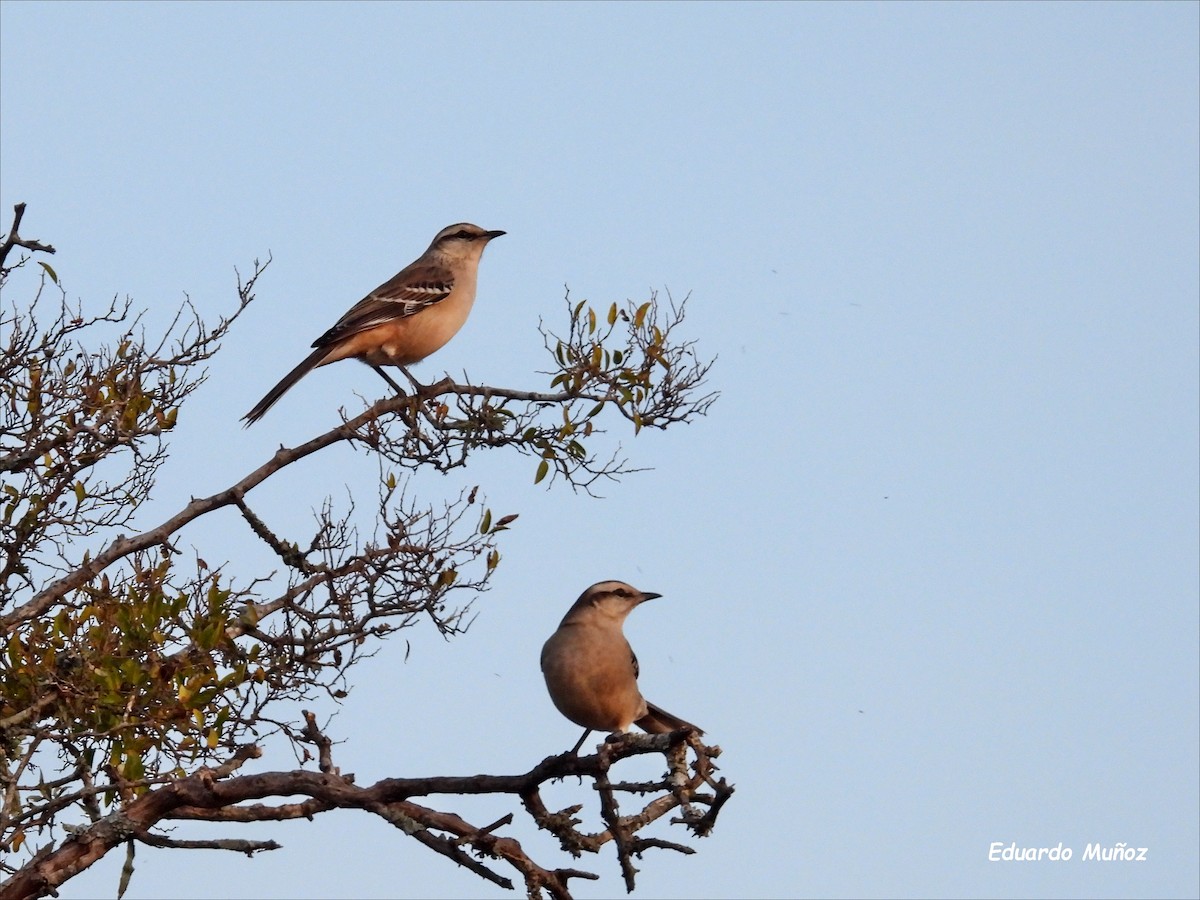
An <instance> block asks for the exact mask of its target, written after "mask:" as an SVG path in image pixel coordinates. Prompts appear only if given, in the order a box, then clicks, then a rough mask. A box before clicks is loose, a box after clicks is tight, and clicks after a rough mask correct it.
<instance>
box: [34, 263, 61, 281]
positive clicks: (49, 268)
mask: <svg viewBox="0 0 1200 900" xmlns="http://www.w3.org/2000/svg"><path fill="white" fill-rule="evenodd" d="M38 265H39V266H41V267H42V268H43V269H45V270H46V274H47V275H49V276H50V280H51V281H53V282H54V283H55V284H58V273H57V272H55V271H54V268H53V267H52V266H51V265H50V263H47V262H42V261H41V260H40V259H39V260H38Z"/></svg>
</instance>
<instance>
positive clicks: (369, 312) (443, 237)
mask: <svg viewBox="0 0 1200 900" xmlns="http://www.w3.org/2000/svg"><path fill="white" fill-rule="evenodd" d="M502 234H504V232H503V231H484V230H483V229H482V228H480V227H479V226H478V225H471V224H469V223H467V222H460V223H459V224H457V225H450V226H448V227H446V228H443V229H442V230H441V231H439V232H438V233H437V237H435V238H434V239H433V243H432V244H430V245H429V249H428V250H426V251H425V252H424V253H423V254H421V256H420V257H419V258H418V259H416V260H415V261H414V262H412V263H410V264H409V265H408V266H406V267H405V268H403V269H401V270H400V272H399V273H398V274H397V275H396V276H395V277H393V278H391V279H390V280H388V281H385V282H384V283H383V284H381V285H380V286H379V287H377V288H375V290H373V291H371V293H369V294H367V296H366V297H364V298H363V299H362V300H359V301H358V303H356V304H354V306H352V307H350V309H349V310H347V312H346V314H345V315H344V316H342V317H341V318H340V319H339V320H338V322H337V324H336V325H334V326H333V327H332V328H330V329H329V330H328V331H326V332H325V333H324V334H323V335H321V336H320V337H319V338H317V339H316V340H315V341H313V347H314V348H316V349H314V350H313V352H312V353H310V354H309V355H308V357H307V358H306V359H305V360H304V361H303V362H302V363H300V365H298V366H296V368H294V369H292V371H290V372H288V373H287V375H285V376H284V377H283V379H282V380H281V381H280V382H279V384H277V385H275V387H273V388H271V390H269V391H267V395H266V396H265V397H263V398H262V399H261V400H259V401H258V403H257V404H255V406H254V408H253V409H252V410H250V412H248V413H246V415H245V416H243V417H242V418H244V419H245V420H246V425H247V426H249V425H253V424H254V423H255V422H257V421H258V420H259V419H261V418H262V417H263V414H264V413H266V411H267V410H268V409H270V408H271V407H272V406H273V405H274V404H275V402H276V401H277V400H278V399H279V398H280V397H282V396H283V395H284V394H285V393H287V391H288V390H289V389H290V388H291V387H292V385H294V384H295V383H296V382H297V381H299V380H300V379H301V378H303V377H304V376H305V375H307V374H308V373H309V372H310V371H312V370H313V369H315V368H317V366H324V365H328V364H329V363H331V362H337V361H338V360H339V359H350V358H354V359H360V360H362V361H363V362H365V363H366V364H367V365H369V366H370V367H371V368H373V369H374V370H375V371H376V372H378V373H379V375H380V376H381V377H382V378H383V379H384V380H385V381H387V382H388V384H390V385H391V386H392V387H393V388H394V389H395V390H396V391H397V392H399V391H400V387H399V386H398V385H397V384H396V383H395V382H394V381H392V379H391V378H389V377H388V376H387V374H385V373H384V371H383V370H382V369H381V368H379V367H380V366H409V365H412V364H413V363H418V362H420V361H421V360H423V359H424V358H425V357H427V356H429V355H430V354H431V353H435V352H437V351H438V350H440V349H441V348H442V347H444V346H445V345H446V342H447V341H449V340H450V338H452V337H454V335H455V334H457V333H458V330H459V329H460V328H462V326H463V323H464V322H466V321H467V316H468V315H469V314H470V312H471V304H473V303H474V302H475V282H476V276H477V275H478V272H479V259H480V257H481V256H483V249H484V247H486V246H487V245H488V242H489V241H491V240H492V239H493V238H498V237H500V235H502Z"/></svg>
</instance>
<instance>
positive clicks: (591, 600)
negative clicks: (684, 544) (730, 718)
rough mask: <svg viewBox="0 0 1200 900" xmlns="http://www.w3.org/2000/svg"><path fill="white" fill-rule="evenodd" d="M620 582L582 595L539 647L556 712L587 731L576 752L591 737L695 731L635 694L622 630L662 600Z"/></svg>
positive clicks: (634, 671) (633, 661)
mask: <svg viewBox="0 0 1200 900" xmlns="http://www.w3.org/2000/svg"><path fill="white" fill-rule="evenodd" d="M661 596H662V594H651V593H648V592H645V591H639V590H637V588H633V587H630V586H629V585H627V584H625V582H623V581H601V582H598V583H597V584H593V585H592V586H591V587H590V588H588V589H587V590H586V591H584V592H583V593H582V594H580V596H579V599H578V600H576V601H575V605H574V606H572V607H571V608H570V609H569V610H567V614H566V615H565V616H564V617H563V620H562V622H561V623H560V624H559V626H558V630H557V631H556V632H554V634H552V635H550V639H549V640H548V641H546V643H545V646H543V647H542V674H543V675H544V676H545V678H546V688H547V690H549V691H550V699H551V700H553V701H554V705H555V706H556V707H558V711H559V712H561V713H562V714H563V715H564V716H566V717H567V718H568V719H570V720H571V721H572V722H574V723H575V724H577V725H582V726H583V727H584V728H586V729H587V731H585V732H584V733H583V737H581V738H580V739H579V743H577V744H576V745H575V748H574V750H573V751H572V752H575V751H577V750H578V749H579V747H580V746H581V745H582V744H583V742H584V740H586V738H587V736H588V734H589V733H591V732H592V731H593V730H595V731H610V732H626V731H629V729H630V728H631V727H632V726H634V725H637V726H638V727H639V728H641V729H642V730H643V731H647V732H649V733H650V734H665V733H667V732H669V731H679V730H681V729H684V728H688V729H691V730H692V731H695V732H696V733H697V734H704V732H703V731H701V730H700V729H699V728H697V727H696V726H695V725H692V724H691V723H690V722H685V721H684V720H683V719H680V718H679V717H678V716H673V715H671V714H670V713H669V712H667V711H666V710H664V709H660V708H659V707H657V706H655V705H654V704H653V703H647V702H646V698H645V697H643V696H642V692H641V691H640V690H638V684H637V678H638V661H637V657H636V656H635V655H634V653H633V649H632V648H631V647H630V646H629V641H627V640H625V633H624V632H623V631H622V630H621V626H622V624H623V623H624V622H625V617H626V616H628V615H629V613H630V612H631V611H632V610H633V608H634V607H635V606H637V605H638V604H639V603H644V602H645V601H647V600H653V599H655V598H656V597H661Z"/></svg>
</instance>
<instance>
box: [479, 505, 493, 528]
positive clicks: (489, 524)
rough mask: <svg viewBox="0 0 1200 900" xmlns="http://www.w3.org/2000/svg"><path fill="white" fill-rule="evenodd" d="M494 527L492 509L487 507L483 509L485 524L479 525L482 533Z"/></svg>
mask: <svg viewBox="0 0 1200 900" xmlns="http://www.w3.org/2000/svg"><path fill="white" fill-rule="evenodd" d="M491 527H492V511H491V510H490V509H485V510H484V511H483V524H482V525H480V526H479V533H480V534H487V533H488V531H489V530H490V529H491Z"/></svg>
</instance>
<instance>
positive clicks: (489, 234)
mask: <svg viewBox="0 0 1200 900" xmlns="http://www.w3.org/2000/svg"><path fill="white" fill-rule="evenodd" d="M484 234H485V235H486V236H487V239H488V240H489V241H490V240H491V239H492V238H498V237H500V235H502V234H508V232H507V231H485V232H484Z"/></svg>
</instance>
